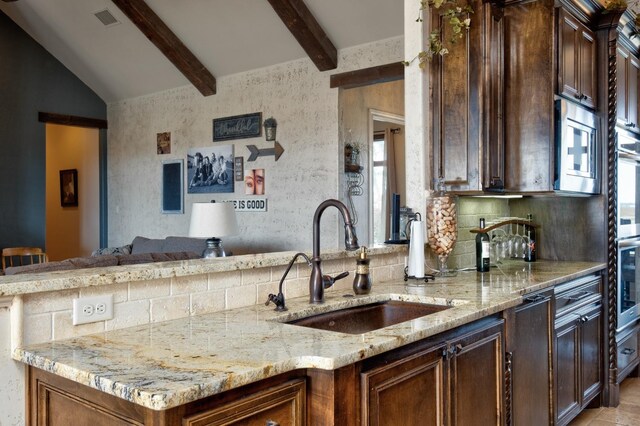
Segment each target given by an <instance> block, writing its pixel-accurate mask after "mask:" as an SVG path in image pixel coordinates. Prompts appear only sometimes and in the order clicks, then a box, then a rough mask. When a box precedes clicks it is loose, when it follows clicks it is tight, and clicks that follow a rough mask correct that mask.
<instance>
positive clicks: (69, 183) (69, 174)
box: [60, 169, 78, 207]
mask: <svg viewBox="0 0 640 426" xmlns="http://www.w3.org/2000/svg"><path fill="white" fill-rule="evenodd" d="M60 205H61V206H62V207H78V170H76V169H69V170H60Z"/></svg>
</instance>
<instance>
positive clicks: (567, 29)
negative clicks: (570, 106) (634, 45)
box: [558, 8, 597, 108]
mask: <svg viewBox="0 0 640 426" xmlns="http://www.w3.org/2000/svg"><path fill="white" fill-rule="evenodd" d="M595 59H596V41H595V34H594V32H593V31H591V30H590V29H589V28H587V27H586V26H585V25H584V24H582V23H581V22H580V21H578V20H577V19H576V18H575V17H574V16H572V15H571V14H570V13H568V12H567V11H566V10H564V9H562V8H561V9H560V13H559V16H558V91H559V93H560V94H561V95H563V96H565V97H567V98H569V99H572V100H574V101H576V102H579V103H581V104H583V105H585V106H588V107H590V108H595V105H596V99H595V96H596V81H597V78H596V60H595Z"/></svg>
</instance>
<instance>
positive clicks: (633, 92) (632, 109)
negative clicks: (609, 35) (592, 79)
mask: <svg viewBox="0 0 640 426" xmlns="http://www.w3.org/2000/svg"><path fill="white" fill-rule="evenodd" d="M616 58H617V60H616V62H617V64H616V66H617V68H616V72H617V74H616V79H617V106H616V117H617V123H618V125H619V126H621V127H622V128H625V129H627V130H630V131H632V132H636V133H639V132H640V128H639V127H638V126H639V125H640V120H639V119H638V112H639V110H638V101H640V96H639V94H638V90H640V85H638V77H639V76H640V73H639V72H638V70H639V69H640V61H639V60H638V58H637V57H635V56H634V55H633V54H632V53H631V52H630V51H629V49H627V48H626V47H624V46H622V45H618V48H617V52H616Z"/></svg>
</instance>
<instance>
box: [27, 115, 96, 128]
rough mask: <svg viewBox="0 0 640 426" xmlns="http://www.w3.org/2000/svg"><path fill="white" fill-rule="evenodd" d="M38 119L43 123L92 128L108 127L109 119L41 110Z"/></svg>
mask: <svg viewBox="0 0 640 426" xmlns="http://www.w3.org/2000/svg"><path fill="white" fill-rule="evenodd" d="M38 121H39V122H41V123H50V124H62V125H64V126H76V127H87V128H91V129H106V128H107V120H102V119H100V118H91V117H79V116H77V115H66V114H56V113H55V112H39V113H38Z"/></svg>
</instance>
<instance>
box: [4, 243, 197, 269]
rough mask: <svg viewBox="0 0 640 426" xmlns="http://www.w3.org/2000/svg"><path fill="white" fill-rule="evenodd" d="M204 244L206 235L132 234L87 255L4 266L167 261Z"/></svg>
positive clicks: (95, 265)
mask: <svg viewBox="0 0 640 426" xmlns="http://www.w3.org/2000/svg"><path fill="white" fill-rule="evenodd" d="M206 246H207V243H206V239H202V238H189V237H167V238H162V239H151V238H145V237H135V238H134V239H133V241H132V242H131V244H127V245H125V246H121V247H107V248H102V249H98V250H95V251H94V252H93V253H92V254H91V256H90V257H76V258H72V259H65V260H61V261H58V262H47V263H37V264H34V265H25V266H15V267H9V268H7V269H6V270H5V271H4V273H5V274H6V275H17V274H27V273H29V274H33V273H42V272H54V271H68V270H72V269H85V268H103V267H107V266H116V265H136V264H140V263H154V262H169V261H172V260H188V259H198V258H200V257H202V252H203V251H204V249H205V247H206Z"/></svg>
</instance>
